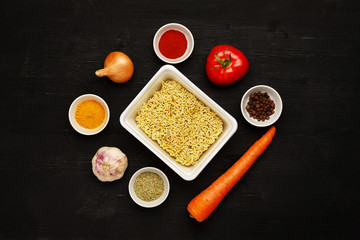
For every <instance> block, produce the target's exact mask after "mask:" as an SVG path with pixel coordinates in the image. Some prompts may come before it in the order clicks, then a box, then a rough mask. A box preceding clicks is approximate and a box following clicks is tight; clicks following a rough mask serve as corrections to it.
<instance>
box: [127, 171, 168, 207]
mask: <svg viewBox="0 0 360 240" xmlns="http://www.w3.org/2000/svg"><path fill="white" fill-rule="evenodd" d="M169 192H170V183H169V180H168V178H167V177H166V175H165V174H164V173H163V172H162V171H161V170H159V169H157V168H154V167H144V168H141V169H140V170H138V171H137V172H135V173H134V175H133V176H132V177H131V179H130V181H129V193H130V196H131V198H132V199H133V200H134V202H136V203H137V204H138V205H140V206H142V207H145V208H152V207H156V206H159V205H160V204H161V203H163V202H164V201H165V199H166V198H167V196H168V195H169Z"/></svg>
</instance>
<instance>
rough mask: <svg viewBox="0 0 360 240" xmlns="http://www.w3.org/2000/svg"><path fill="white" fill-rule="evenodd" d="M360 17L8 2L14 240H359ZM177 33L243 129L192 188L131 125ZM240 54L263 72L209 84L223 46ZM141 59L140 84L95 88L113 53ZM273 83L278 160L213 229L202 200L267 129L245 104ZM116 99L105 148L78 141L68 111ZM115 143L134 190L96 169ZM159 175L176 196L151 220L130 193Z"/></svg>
mask: <svg viewBox="0 0 360 240" xmlns="http://www.w3.org/2000/svg"><path fill="white" fill-rule="evenodd" d="M359 10H360V5H359V1H357V0H349V1H345V0H321V1H320V0H315V1H313V0H312V1H310V0H305V1H302V0H293V1H291V0H290V1H282V0H276V1H261V0H252V1H243V0H239V1H235V0H234V1H211V2H209V1H166V0H155V1H145V0H144V1H142V0H138V1H123V0H119V1H97V0H88V1H85V0H81V1H58V0H54V1H39V0H34V1H2V3H1V10H0V11H1V25H2V28H1V32H2V34H1V35H2V36H1V40H0V41H1V44H0V56H1V65H0V66H1V68H0V70H1V81H0V90H1V95H0V104H1V105H0V106H1V110H2V114H1V118H0V123H1V126H2V127H1V135H0V138H1V145H0V156H1V160H0V183H1V184H0V190H1V196H0V204H1V212H0V216H1V224H0V238H1V239H360V222H359V212H360V207H359V206H360V193H359V184H360V181H359V180H360V178H359V169H360V162H359V157H358V156H359V154H358V152H357V151H358V149H359V148H360V141H359V138H358V136H359V133H360V132H359V127H358V126H357V124H358V120H359V118H358V117H359V115H360V114H359V106H358V103H359V101H358V97H357V95H358V94H357V91H358V88H359V87H360V84H359V80H360V79H359V73H360V72H359V64H360V61H359V57H360V44H359V42H360V31H359V30H360V17H359ZM170 22H178V23H181V24H183V25H185V26H187V27H188V28H189V29H190V30H191V31H192V33H193V36H194V39H195V48H194V51H193V53H192V55H191V56H190V58H189V59H188V60H186V61H185V62H183V63H181V64H178V65H176V68H178V69H179V70H180V71H181V72H182V73H183V74H184V75H186V76H187V77H188V78H189V79H190V80H191V81H192V82H193V83H194V84H196V85H197V86H198V87H199V88H200V89H202V90H203V91H204V92H205V93H206V94H207V95H208V96H210V97H211V98H212V99H213V100H214V101H215V102H217V103H218V104H219V105H221V106H222V107H223V108H224V109H225V110H226V111H228V112H229V113H230V114H231V115H232V116H234V117H235V118H236V120H237V122H238V125H239V126H238V130H237V132H236V133H235V134H234V136H233V137H232V138H231V139H230V141H229V142H228V143H227V144H226V145H225V146H224V147H223V148H222V149H221V151H220V152H219V153H218V154H217V155H216V157H215V158H214V159H213V160H212V161H211V162H210V163H209V165H208V166H207V167H206V168H205V169H204V171H203V172H202V173H201V174H200V175H199V176H198V177H197V178H196V179H195V180H194V181H185V180H183V179H181V178H180V177H179V176H178V175H177V174H176V173H175V172H173V171H172V170H171V169H170V168H169V167H168V166H167V165H165V164H164V163H163V162H162V161H161V160H160V159H158V158H157V157H156V156H155V155H154V154H153V153H152V152H150V151H149V150H148V149H147V148H146V147H145V146H143V145H142V144H141V143H140V142H139V141H138V140H136V139H135V138H134V137H133V136H132V135H131V134H129V133H128V132H127V131H126V130H125V129H124V128H123V127H122V126H121V125H120V123H119V116H120V114H121V113H122V111H124V109H125V108H126V107H127V106H128V104H129V103H130V102H131V101H132V99H133V98H134V97H135V96H136V95H137V94H138V93H139V91H140V90H141V89H142V88H143V87H144V86H145V84H146V83H147V82H148V81H149V80H150V79H151V77H152V76H153V75H154V74H155V73H156V71H157V70H158V69H159V68H160V67H161V66H163V65H164V64H165V63H164V62H162V61H161V60H159V59H158V58H157V57H156V55H155V53H154V51H153V47H152V40H153V36H154V34H155V32H156V31H157V29H158V28H160V27H161V26H162V25H164V24H166V23H170ZM219 44H229V45H233V46H235V47H237V48H239V49H240V50H242V51H243V52H244V54H245V55H246V56H247V57H248V59H249V61H250V69H249V72H248V74H247V75H246V76H245V77H244V78H243V79H242V80H241V81H240V82H238V83H236V84H233V85H231V86H228V87H219V86H216V85H213V84H211V83H210V82H209V81H208V79H207V77H206V75H205V61H206V57H207V55H208V53H209V51H210V50H211V48H212V47H214V46H216V45H219ZM112 51H122V52H125V53H126V54H128V55H129V56H130V57H131V59H132V60H133V62H134V65H135V73H134V76H133V78H132V79H131V80H130V81H129V82H128V83H126V84H121V85H119V84H115V83H113V82H111V81H109V80H108V79H106V78H101V79H100V78H97V77H96V76H95V75H94V72H95V71H96V70H97V69H99V68H102V66H103V61H104V59H105V57H106V55H107V54H108V53H110V52H112ZM259 84H265V85H269V86H272V87H273V88H275V89H276V90H277V91H278V92H279V93H280V95H281V97H282V99H283V103H284V109H283V113H282V116H281V118H280V119H279V121H278V122H277V123H276V127H277V133H276V136H275V138H274V141H273V142H272V143H271V145H270V147H269V148H268V149H267V150H266V152H265V153H264V154H263V155H262V156H261V157H260V158H259V159H258V160H257V162H256V163H255V164H254V165H253V167H252V168H251V169H250V171H249V172H248V173H247V174H246V175H245V177H244V178H243V179H242V180H241V181H240V182H239V183H238V184H237V185H236V186H235V188H234V189H233V190H232V191H231V192H230V193H229V194H228V196H227V197H226V198H225V199H224V201H223V202H222V203H221V205H220V206H219V207H218V208H217V209H216V210H215V212H214V213H213V214H212V215H211V216H210V218H209V219H207V220H206V221H204V222H203V223H197V222H196V221H194V220H193V219H191V218H189V215H188V212H187V211H186V207H187V204H188V203H189V201H190V200H191V199H192V198H193V197H195V196H196V195H197V194H198V193H200V192H201V191H202V190H203V189H204V188H206V187H207V186H208V185H209V184H210V183H211V182H213V181H214V180H215V179H216V178H217V177H218V176H220V175H221V174H222V173H223V172H224V171H226V170H227V169H228V168H229V167H230V166H231V165H232V164H233V163H234V162H235V161H236V160H237V159H238V158H239V157H240V156H241V155H242V154H243V153H244V152H245V151H246V150H247V149H248V148H249V147H250V146H251V145H252V143H253V142H254V141H255V140H257V139H258V138H259V137H260V136H261V135H262V134H263V133H264V132H265V131H266V130H267V129H268V128H256V127H253V126H251V125H250V124H248V123H247V122H246V121H245V120H244V118H243V117H242V115H241V112H240V109H239V103H240V100H241V97H242V95H243V94H244V93H245V91H246V90H247V89H249V88H250V87H252V86H255V85H259ZM85 93H93V94H97V95H99V96H101V97H102V98H104V99H105V100H106V102H107V103H108V105H109V107H110V111H111V119H110V122H109V124H108V126H107V127H106V129H105V130H104V131H103V132H101V133H100V134H98V135H95V136H83V135H80V134H78V133H77V132H75V130H74V129H72V127H71V126H70V124H69V121H68V109H69V106H70V104H71V102H72V101H73V100H74V99H75V98H76V97H78V96H79V95H82V94H85ZM102 146H116V147H119V148H120V149H121V150H122V151H123V152H125V153H126V154H127V156H128V158H129V167H128V169H127V171H126V173H125V175H124V177H123V178H122V179H121V180H118V181H115V182H112V183H102V182H100V181H98V180H97V178H96V177H95V176H94V175H93V173H92V171H91V158H92V156H93V155H94V154H95V152H96V151H97V149H98V148H100V147H102ZM145 166H153V167H157V168H159V169H161V170H162V171H164V172H165V174H166V175H167V176H168V178H169V180H170V184H171V191H170V195H169V197H168V199H167V200H166V201H165V202H164V203H163V204H162V205H161V206H159V207H157V208H153V209H144V208H141V207H139V206H138V205H136V204H135V203H134V202H133V201H132V200H131V198H130V196H129V193H128V182H129V180H130V177H131V176H132V174H133V173H134V172H135V171H137V170H138V169H140V168H142V167H145Z"/></svg>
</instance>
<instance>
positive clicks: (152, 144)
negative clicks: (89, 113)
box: [120, 65, 238, 181]
mask: <svg viewBox="0 0 360 240" xmlns="http://www.w3.org/2000/svg"><path fill="white" fill-rule="evenodd" d="M168 79H172V80H175V81H177V82H178V83H180V84H181V85H182V86H183V87H184V88H185V89H186V90H188V91H189V92H191V93H192V94H194V95H195V96H196V97H197V99H199V100H200V101H201V102H203V103H204V104H205V105H206V106H208V107H209V108H210V109H211V110H212V111H214V112H215V113H216V114H217V115H218V116H219V117H220V118H221V120H222V121H223V123H224V125H223V132H222V133H221V134H220V136H219V138H218V139H217V140H216V141H215V142H214V143H213V144H212V145H211V146H210V147H209V148H208V149H207V150H206V151H205V152H204V153H203V154H202V155H201V157H200V158H199V160H198V161H197V162H196V164H194V165H192V166H184V165H181V164H180V163H178V162H176V161H175V159H174V158H173V157H172V156H170V154H169V153H168V152H166V151H165V150H164V149H162V148H161V147H160V145H159V144H158V143H157V142H156V141H154V140H152V139H151V138H150V137H149V136H147V135H146V134H145V133H144V131H142V130H141V129H140V128H139V126H138V125H137V123H136V121H135V118H136V116H137V112H138V111H139V109H140V108H141V106H142V105H143V103H145V102H147V101H148V100H149V98H151V97H152V96H153V95H154V93H155V92H156V91H158V90H160V89H161V86H162V82H163V81H165V80H168ZM120 123H121V125H122V126H123V127H124V128H125V129H126V130H128V131H129V132H130V133H131V134H132V135H133V136H134V137H136V138H137V139H138V140H139V141H140V142H141V143H142V144H144V145H145V146H146V147H147V148H148V149H149V150H151V151H152V152H153V153H154V154H155V155H156V156H158V157H159V158H160V159H161V160H162V161H163V162H164V163H165V164H166V165H168V166H169V167H170V168H171V169H172V170H174V171H175V172H176V173H177V174H178V175H179V176H180V177H182V178H183V179H185V180H187V181H191V180H194V179H195V178H196V177H197V176H198V175H199V174H200V173H201V171H202V170H203V169H204V168H205V167H206V166H207V165H208V163H209V162H210V161H211V160H212V159H213V158H214V157H215V155H216V154H217V153H218V152H219V151H220V149H221V148H222V147H223V146H224V145H225V143H226V142H227V141H228V140H229V139H230V138H231V137H232V135H233V134H234V133H235V132H236V130H237V127H238V124H237V122H236V119H235V118H233V117H232V116H231V115H230V114H229V113H228V112H226V111H225V110H224V109H223V108H222V107H220V106H219V105H218V104H217V103H216V102H214V101H213V100H212V99H211V98H210V97H208V96H207V95H206V94H205V93H204V92H203V91H201V90H200V89H199V88H198V87H197V86H196V85H195V84H194V83H192V82H191V81H190V80H189V79H188V78H187V77H185V76H184V75H183V74H182V73H181V72H180V71H179V70H177V69H176V68H175V67H174V66H172V65H164V66H163V67H161V68H160V69H159V71H158V72H157V73H156V74H155V75H154V76H153V77H152V79H151V80H150V81H149V82H148V83H147V84H146V85H145V87H144V88H143V89H142V90H141V91H140V93H139V94H138V95H137V96H136V97H135V98H134V100H133V101H132V102H131V103H130V104H129V106H128V107H127V108H126V109H125V110H124V112H123V113H122V114H121V116H120Z"/></svg>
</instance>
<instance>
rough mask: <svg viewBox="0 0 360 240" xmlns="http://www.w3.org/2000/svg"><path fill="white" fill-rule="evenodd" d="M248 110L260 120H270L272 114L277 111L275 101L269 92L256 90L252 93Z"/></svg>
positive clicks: (247, 106)
mask: <svg viewBox="0 0 360 240" xmlns="http://www.w3.org/2000/svg"><path fill="white" fill-rule="evenodd" d="M246 111H247V112H248V113H249V115H250V117H252V118H255V119H257V120H258V121H265V120H269V119H270V115H272V114H274V113H275V103H274V101H273V100H272V99H271V98H270V97H269V95H268V94H267V93H261V92H255V93H253V94H251V95H250V98H249V102H248V103H247V105H246Z"/></svg>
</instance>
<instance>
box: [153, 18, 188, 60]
mask: <svg viewBox="0 0 360 240" xmlns="http://www.w3.org/2000/svg"><path fill="white" fill-rule="evenodd" d="M153 45H154V51H155V53H156V55H157V56H158V57H159V58H160V59H161V60H163V61H164V62H166V63H171V64H176V63H181V62H183V61H185V60H186V59H187V58H188V57H189V56H190V55H191V53H192V51H193V49H194V38H193V35H192V34H191V32H190V30H189V29H188V28H186V27H185V26H184V25H181V24H178V23H169V24H166V25H164V26H162V27H161V28H160V29H159V30H158V31H157V32H156V34H155V36H154V41H153Z"/></svg>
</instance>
